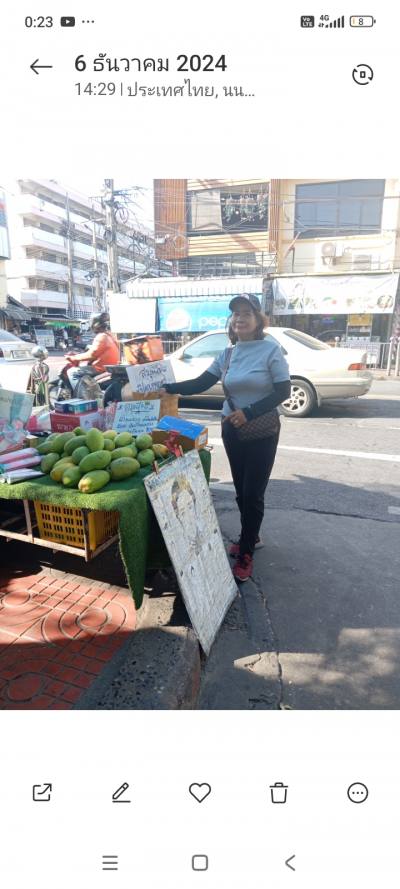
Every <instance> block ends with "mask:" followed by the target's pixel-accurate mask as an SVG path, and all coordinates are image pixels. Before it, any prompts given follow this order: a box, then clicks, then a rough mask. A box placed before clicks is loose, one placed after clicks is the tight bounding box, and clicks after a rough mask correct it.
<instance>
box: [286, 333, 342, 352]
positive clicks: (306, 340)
mask: <svg viewBox="0 0 400 889" xmlns="http://www.w3.org/2000/svg"><path fill="white" fill-rule="evenodd" d="M284 334H285V336H288V337H289V339H292V340H296V342H298V343H301V345H302V346H307V348H308V349H315V350H322V349H330V348H331V347H330V346H328V344H327V343H322V342H321V340H316V339H315V337H314V336H309V335H308V333H302V332H301V330H292V328H290V330H284Z"/></svg>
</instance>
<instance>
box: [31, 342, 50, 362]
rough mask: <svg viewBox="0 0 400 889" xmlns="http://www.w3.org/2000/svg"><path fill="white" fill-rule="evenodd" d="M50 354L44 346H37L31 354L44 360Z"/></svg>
mask: <svg viewBox="0 0 400 889" xmlns="http://www.w3.org/2000/svg"><path fill="white" fill-rule="evenodd" d="M48 354H49V353H48V351H47V349H44V348H43V346H35V347H34V348H33V349H32V351H31V355H32V357H33V358H38V359H39V361H40V359H41V358H42V359H43V360H44V359H45V358H47V357H48Z"/></svg>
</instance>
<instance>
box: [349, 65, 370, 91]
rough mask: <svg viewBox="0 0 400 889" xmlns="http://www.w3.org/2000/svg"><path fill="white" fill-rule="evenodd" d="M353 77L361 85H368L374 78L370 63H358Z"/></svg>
mask: <svg viewBox="0 0 400 889" xmlns="http://www.w3.org/2000/svg"><path fill="white" fill-rule="evenodd" d="M352 77H353V80H354V82H355V83H357V84H358V85H359V86H366V84H367V83H371V80H373V77H374V72H373V70H372V68H371V66H370V65H357V66H356V68H353V73H352Z"/></svg>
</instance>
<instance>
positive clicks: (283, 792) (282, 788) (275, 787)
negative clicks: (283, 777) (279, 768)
mask: <svg viewBox="0 0 400 889" xmlns="http://www.w3.org/2000/svg"><path fill="white" fill-rule="evenodd" d="M269 789H270V791H271V802H273V803H286V802H287V792H288V788H287V786H286V784H283V782H282V781H275V784H271V785H270V788H269Z"/></svg>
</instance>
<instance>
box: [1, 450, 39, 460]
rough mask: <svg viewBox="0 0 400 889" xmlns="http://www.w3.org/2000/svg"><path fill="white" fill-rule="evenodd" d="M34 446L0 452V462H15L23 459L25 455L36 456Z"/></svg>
mask: <svg viewBox="0 0 400 889" xmlns="http://www.w3.org/2000/svg"><path fill="white" fill-rule="evenodd" d="M37 456H38V452H37V450H36V448H23V449H22V450H19V451H10V453H9V454H0V463H15V461H16V460H25V457H37Z"/></svg>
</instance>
